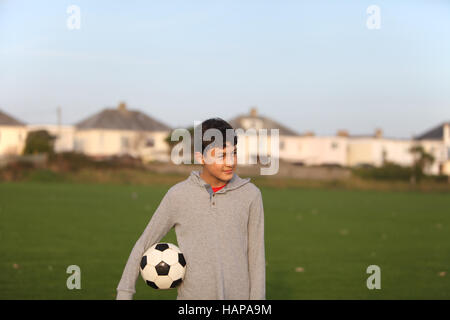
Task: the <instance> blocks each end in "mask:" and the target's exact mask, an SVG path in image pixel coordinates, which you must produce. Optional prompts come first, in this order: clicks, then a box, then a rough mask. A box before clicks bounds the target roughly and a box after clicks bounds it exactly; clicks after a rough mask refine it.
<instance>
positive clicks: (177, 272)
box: [140, 242, 186, 289]
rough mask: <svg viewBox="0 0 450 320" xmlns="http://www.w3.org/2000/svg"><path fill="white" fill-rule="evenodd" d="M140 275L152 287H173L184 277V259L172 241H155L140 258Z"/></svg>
mask: <svg viewBox="0 0 450 320" xmlns="http://www.w3.org/2000/svg"><path fill="white" fill-rule="evenodd" d="M140 271H141V276H142V278H143V279H144V281H145V282H146V283H147V284H148V285H149V286H150V287H152V288H154V289H173V288H176V287H178V286H179V285H180V284H181V282H182V281H183V279H184V274H185V272H186V261H185V260H184V256H183V254H182V253H181V251H180V249H179V248H178V247H177V246H176V245H174V244H172V243H161V242H160V243H156V244H154V245H153V246H151V247H150V248H149V249H148V250H147V251H146V252H145V253H144V255H143V256H142V259H141V268H140Z"/></svg>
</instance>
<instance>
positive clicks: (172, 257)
mask: <svg viewBox="0 0 450 320" xmlns="http://www.w3.org/2000/svg"><path fill="white" fill-rule="evenodd" d="M162 260H163V261H165V262H166V263H167V264H169V265H173V264H175V263H178V252H176V251H175V250H172V249H170V248H169V249H167V250H164V251H163V253H162Z"/></svg>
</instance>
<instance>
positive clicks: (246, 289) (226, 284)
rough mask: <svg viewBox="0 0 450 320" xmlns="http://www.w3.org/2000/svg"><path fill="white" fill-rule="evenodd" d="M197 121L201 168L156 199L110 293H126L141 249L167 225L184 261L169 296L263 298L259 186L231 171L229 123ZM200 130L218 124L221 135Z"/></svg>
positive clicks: (232, 155) (232, 149) (126, 295)
mask: <svg viewBox="0 0 450 320" xmlns="http://www.w3.org/2000/svg"><path fill="white" fill-rule="evenodd" d="M201 128H202V137H201V152H200V150H196V152H195V154H194V156H195V157H196V159H197V161H198V162H199V163H201V164H202V169H201V171H192V172H191V174H190V176H189V177H188V178H187V179H186V180H184V181H182V182H180V183H178V184H176V185H174V186H173V187H171V188H170V189H169V191H168V192H167V193H166V195H165V196H164V198H163V199H162V201H161V203H160V205H159V207H158V208H157V210H156V211H155V213H154V214H153V216H152V218H151V219H150V222H149V223H148V225H147V227H146V228H145V230H144V232H143V234H142V235H141V237H140V238H139V240H138V241H137V242H136V244H135V246H134V247H133V250H132V251H131V254H130V257H129V259H128V261H127V264H126V266H125V270H124V271H123V275H122V278H121V280H120V283H119V285H118V287H117V299H118V300H121V299H132V298H133V294H134V293H135V292H136V291H135V283H136V279H137V277H138V276H139V263H140V260H141V258H142V255H143V254H144V252H145V251H146V250H147V249H148V248H149V247H151V246H152V245H153V244H155V243H157V242H159V241H160V240H161V239H162V238H163V237H164V236H165V235H166V234H167V232H168V231H169V230H170V229H171V228H172V227H175V233H176V237H177V242H178V246H179V248H180V250H181V252H183V255H184V257H185V260H186V274H185V277H184V280H183V282H182V283H181V284H180V286H179V287H178V296H177V300H181V299H191V300H204V299H210V300H213V299H214V300H215V299H225V300H235V299H246V300H247V299H251V300H263V299H265V267H266V262H265V250H264V248H265V246H264V209H263V201H262V196H261V192H260V190H259V189H258V188H257V187H256V186H255V185H254V184H253V183H251V182H250V179H249V178H247V179H242V178H240V177H239V176H238V175H237V174H236V173H235V172H234V171H235V169H236V163H237V156H236V144H237V136H236V134H235V133H234V130H233V128H232V127H231V126H230V124H228V123H227V122H226V121H224V120H222V119H220V118H213V119H208V120H206V121H204V122H203V123H202V124H201ZM208 129H216V130H215V131H216V132H217V130H218V131H220V133H221V134H222V137H223V138H222V142H221V141H220V139H214V138H213V139H211V140H208V141H205V140H206V139H205V140H204V139H203V134H204V133H205V132H206V131H207V130H208ZM227 131H228V132H231V133H232V135H230V134H228V135H227ZM230 137H231V138H230ZM216 140H217V141H216Z"/></svg>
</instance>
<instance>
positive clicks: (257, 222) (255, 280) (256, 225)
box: [248, 190, 266, 300]
mask: <svg viewBox="0 0 450 320" xmlns="http://www.w3.org/2000/svg"><path fill="white" fill-rule="evenodd" d="M248 268H249V275H250V300H265V299H266V259H265V252H264V208H263V201H262V196H261V192H260V191H259V190H258V195H257V196H256V197H255V199H254V200H253V202H252V203H251V204H250V215H249V221H248Z"/></svg>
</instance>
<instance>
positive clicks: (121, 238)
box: [0, 182, 450, 299]
mask: <svg viewBox="0 0 450 320" xmlns="http://www.w3.org/2000/svg"><path fill="white" fill-rule="evenodd" d="M168 188H169V186H165V185H159V186H130V185H128V186H127V185H98V184H97V185H95V184H71V183H31V182H26V183H24V182H22V183H1V184H0V256H1V258H0V299H113V298H114V297H115V288H116V286H117V284H118V282H119V279H120V276H121V274H122V270H123V267H124V265H125V262H126V260H127V258H128V255H129V253H130V250H131V248H132V246H133V245H134V243H135V241H136V240H137V238H138V237H139V236H140V234H141V232H142V231H143V229H144V228H145V226H146V224H147V223H148V221H149V219H150V217H151V215H152V213H153V211H154V210H155V208H156V207H157V205H158V204H159V201H160V200H161V198H162V196H163V195H164V193H165V192H166V191H167V189H168ZM261 191H262V193H263V197H264V206H265V226H266V227H265V232H266V259H267V263H268V264H267V269H266V270H267V298H268V299H450V268H449V266H450V194H448V193H426V194H425V193H417V192H388V191H351V190H333V189H306V188H289V189H283V188H269V187H262V188H261ZM163 241H168V242H173V243H176V238H175V232H174V231H173V230H172V231H170V232H169V234H168V235H167V236H166V237H165V238H164V239H163ZM73 264H75V265H78V266H80V267H81V286H82V289H81V290H68V289H67V288H66V280H67V277H68V276H69V274H66V268H67V266H69V265H73ZM372 264H375V265H378V266H380V268H381V290H368V289H367V287H366V279H367V277H368V276H369V275H368V274H366V268H367V267H368V266H369V265H372ZM136 289H137V293H136V295H135V298H136V299H175V298H176V291H175V290H170V291H156V290H153V289H151V288H149V287H147V286H146V285H145V284H144V282H143V281H142V279H141V278H140V277H139V278H138V281H137V287H136Z"/></svg>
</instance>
